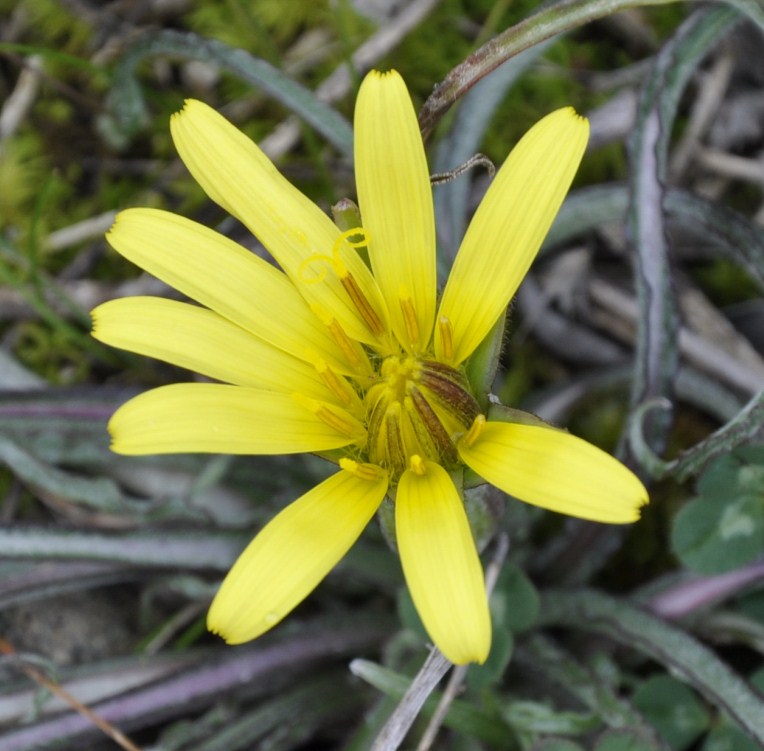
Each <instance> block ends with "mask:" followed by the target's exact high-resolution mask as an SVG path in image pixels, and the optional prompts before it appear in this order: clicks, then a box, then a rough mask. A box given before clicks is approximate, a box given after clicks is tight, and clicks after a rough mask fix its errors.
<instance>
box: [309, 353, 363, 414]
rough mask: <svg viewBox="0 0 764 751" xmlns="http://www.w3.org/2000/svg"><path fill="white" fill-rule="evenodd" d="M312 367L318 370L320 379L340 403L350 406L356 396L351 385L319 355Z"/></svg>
mask: <svg viewBox="0 0 764 751" xmlns="http://www.w3.org/2000/svg"><path fill="white" fill-rule="evenodd" d="M313 367H314V368H315V369H316V370H317V371H318V374H319V375H320V376H321V380H322V381H323V382H324V383H325V384H326V385H327V386H328V387H329V388H330V389H331V391H332V393H333V394H334V395H335V396H336V397H337V399H338V400H339V402H340V403H341V404H344V405H345V406H346V407H348V406H350V405H351V404H352V403H353V401H354V399H353V397H354V396H356V393H355V391H353V388H352V386H351V385H350V384H349V383H348V382H347V381H346V380H345V379H344V378H342V376H338V375H337V374H336V373H335V372H334V371H333V370H332V369H331V368H330V367H329V366H328V365H327V364H326V361H325V360H323V359H321V358H320V357H319V358H318V359H317V360H316V361H315V362H314V363H313Z"/></svg>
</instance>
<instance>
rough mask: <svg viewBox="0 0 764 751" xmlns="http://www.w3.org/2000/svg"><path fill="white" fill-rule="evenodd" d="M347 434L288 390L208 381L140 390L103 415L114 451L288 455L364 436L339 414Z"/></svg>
mask: <svg viewBox="0 0 764 751" xmlns="http://www.w3.org/2000/svg"><path fill="white" fill-rule="evenodd" d="M347 425H353V427H354V429H355V431H356V432H355V433H354V434H353V435H348V434H347V432H346V431H344V430H343V431H339V430H337V429H336V428H335V427H332V426H331V425H330V424H329V423H328V422H326V421H325V420H321V419H320V417H318V416H316V414H315V413H314V412H312V411H311V410H310V409H306V408H305V407H304V406H302V405H300V404H298V403H297V402H296V401H295V399H294V398H293V397H292V396H291V395H288V394H278V393H276V392H273V391H263V390H261V389H252V388H246V387H244V386H227V385H219V384H214V383H179V384H174V385H171V386H162V387H160V388H158V389H153V390H152V391H147V392H146V393H144V394H141V395H140V396H136V397H135V398H134V399H131V400H130V401H129V402H127V404H125V405H123V406H122V407H120V408H119V409H118V410H117V411H116V412H115V413H114V415H113V416H112V418H111V420H110V421H109V431H110V432H111V435H112V439H113V443H112V449H113V450H114V451H116V452H117V453H118V454H168V453H191V452H205V453H211V454H264V455H265V454H295V453H302V452H311V451H327V450H329V449H335V448H340V447H342V446H348V445H350V444H352V443H356V442H360V441H363V440H364V436H365V431H364V429H363V426H362V425H360V423H358V422H357V421H355V420H354V418H352V417H351V416H350V415H348V414H344V424H343V427H345V426H347Z"/></svg>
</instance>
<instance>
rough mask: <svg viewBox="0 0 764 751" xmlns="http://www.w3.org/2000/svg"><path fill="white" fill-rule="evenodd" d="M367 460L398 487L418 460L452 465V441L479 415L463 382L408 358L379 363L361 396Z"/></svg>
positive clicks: (442, 368)
mask: <svg viewBox="0 0 764 751" xmlns="http://www.w3.org/2000/svg"><path fill="white" fill-rule="evenodd" d="M364 408H365V411H366V424H367V431H368V444H367V453H368V459H369V461H370V462H372V463H374V464H378V465H380V466H382V467H385V468H386V469H387V470H388V471H389V472H390V474H391V478H392V482H397V480H398V478H399V477H400V475H401V474H402V473H403V472H404V471H405V470H406V469H407V467H408V465H409V460H410V458H411V457H412V456H414V455H417V456H420V457H424V458H426V459H430V460H431V461H435V462H438V463H439V464H441V465H443V466H444V467H446V468H449V467H452V466H455V465H456V464H457V453H456V444H455V441H456V439H457V438H458V437H459V436H460V435H461V434H463V433H464V432H465V431H466V430H468V429H469V428H470V426H471V425H472V423H473V421H474V420H475V418H476V417H477V415H478V414H479V412H480V407H479V406H478V403H477V401H476V400H475V397H474V396H473V395H472V393H471V391H470V387H469V383H468V382H467V379H466V377H465V376H464V375H463V374H462V373H461V372H459V371H458V370H456V369H454V368H452V367H450V366H448V365H444V364H443V363H441V362H437V361H436V360H427V359H423V358H420V357H412V356H410V355H403V356H398V355H394V356H390V357H386V358H385V359H384V360H382V363H381V366H380V368H379V371H378V377H377V379H376V382H375V383H374V384H373V385H372V386H371V388H369V389H368V391H367V392H366V395H365V396H364Z"/></svg>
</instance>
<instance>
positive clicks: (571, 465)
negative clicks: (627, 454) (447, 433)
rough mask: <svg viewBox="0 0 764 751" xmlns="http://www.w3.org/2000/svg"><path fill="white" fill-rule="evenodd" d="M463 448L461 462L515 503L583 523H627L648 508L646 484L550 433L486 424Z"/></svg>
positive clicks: (575, 441) (601, 455) (585, 446)
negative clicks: (644, 508) (566, 515)
mask: <svg viewBox="0 0 764 751" xmlns="http://www.w3.org/2000/svg"><path fill="white" fill-rule="evenodd" d="M468 443H469V441H468V440H464V439H463V440H462V441H460V443H459V446H458V449H459V455H460V456H461V458H462V460H463V461H464V462H465V463H466V464H467V465H468V466H469V467H471V468H472V469H473V470H474V471H475V472H477V473H478V474H479V475H480V476H481V477H482V478H484V479H485V480H487V481H488V482H490V483H491V484H493V485H495V486H496V487H498V488H501V490H503V491H504V492H505V493H509V494H510V495H512V496H514V497H515V498H518V499H520V500H521V501H525V502H526V503H532V504H534V505H535V506H541V507H543V508H546V509H550V510H551V511H558V512H559V513H562V514H568V515H569V516H577V517H580V518H581V519H591V520H592V521H598V522H608V523H610V524H625V523H627V522H633V521H636V520H637V519H638V518H639V509H640V507H641V506H643V505H644V504H646V503H647V491H646V490H645V488H644V486H643V485H642V483H641V482H640V481H639V479H638V478H637V477H636V475H634V474H633V473H632V472H631V471H630V470H628V469H627V468H626V467H624V465H623V464H621V462H619V461H618V460H617V459H614V458H613V457H612V456H610V455H609V454H606V453H605V452H604V451H602V450H601V449H598V448H597V447H596V446H592V444H590V443H587V442H586V441H584V440H582V439H581V438H576V436H573V435H570V433H564V432H562V431H560V430H554V429H552V428H544V427H540V426H536V425H518V424H516V423H505V422H487V423H486V424H485V426H484V428H483V430H482V432H480V433H479V435H478V437H477V439H476V440H475V441H474V443H472V445H468Z"/></svg>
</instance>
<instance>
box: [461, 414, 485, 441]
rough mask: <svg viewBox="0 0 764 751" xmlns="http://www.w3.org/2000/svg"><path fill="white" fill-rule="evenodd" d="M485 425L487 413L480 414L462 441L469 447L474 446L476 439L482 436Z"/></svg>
mask: <svg viewBox="0 0 764 751" xmlns="http://www.w3.org/2000/svg"><path fill="white" fill-rule="evenodd" d="M484 427H485V415H478V416H477V417H476V418H475V420H474V422H473V423H472V425H471V426H470V429H469V430H468V431H467V432H466V433H465V434H464V435H463V436H462V438H461V441H460V443H462V442H463V443H464V444H465V446H466V447H467V448H469V447H470V446H472V445H473V444H474V443H475V441H477V439H478V438H479V437H480V434H481V433H482V432H483V428H484Z"/></svg>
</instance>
